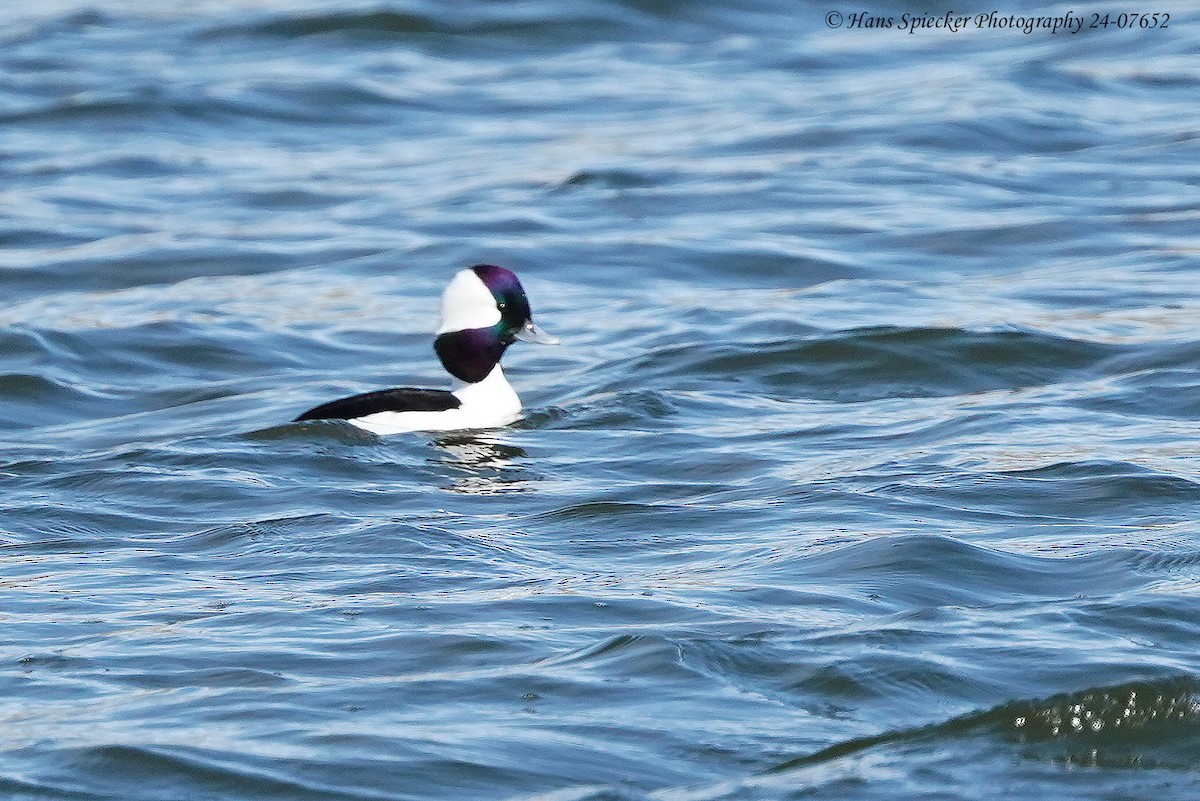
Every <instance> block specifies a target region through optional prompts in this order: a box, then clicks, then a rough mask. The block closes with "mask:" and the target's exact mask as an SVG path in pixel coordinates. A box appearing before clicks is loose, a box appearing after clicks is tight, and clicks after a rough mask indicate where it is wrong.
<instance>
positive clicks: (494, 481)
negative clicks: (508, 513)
mask: <svg viewBox="0 0 1200 801" xmlns="http://www.w3.org/2000/svg"><path fill="white" fill-rule="evenodd" d="M433 444H434V445H436V446H437V447H438V448H439V449H440V450H441V452H442V453H443V454H445V457H444V458H431V459H430V461H431V462H432V463H434V464H439V465H445V466H447V467H449V468H451V470H450V475H449V478H450V483H449V484H446V485H444V486H443V487H442V489H446V490H450V491H451V492H460V493H463V494H464V495H499V494H501V493H506V492H524V491H526V490H527V489H528V488H529V487H528V485H529V483H530V475H529V473H528V471H527V470H526V468H524V467H523V466H522V465H520V464H518V463H517V461H516V460H518V459H525V458H527V454H526V453H525V450H524V449H523V448H520V447H518V446H516V445H512V444H510V443H509V442H506V441H505V437H504V435H503V434H502V433H500V432H495V431H480V432H473V433H460V432H455V433H452V434H445V435H441V436H438V437H437V438H436V439H434V440H433Z"/></svg>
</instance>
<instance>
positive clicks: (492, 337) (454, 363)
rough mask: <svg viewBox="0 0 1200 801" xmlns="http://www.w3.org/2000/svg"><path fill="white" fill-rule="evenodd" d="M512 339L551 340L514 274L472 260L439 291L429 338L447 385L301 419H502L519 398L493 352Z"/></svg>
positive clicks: (385, 422) (442, 425) (421, 425)
mask: <svg viewBox="0 0 1200 801" xmlns="http://www.w3.org/2000/svg"><path fill="white" fill-rule="evenodd" d="M514 339H521V340H524V341H526V342H540V343H542V344H546V345H556V344H558V340H557V339H554V338H553V337H551V336H548V335H547V334H546V333H545V332H544V331H542V329H540V328H538V327H537V326H536V325H534V324H533V319H532V317H531V316H530V312H529V299H528V298H526V297H525V290H524V289H522V288H521V282H520V281H518V280H517V276H515V275H513V273H512V272H510V271H509V270H506V269H504V268H503V267H496V266H495V265H492V264H477V265H475V266H474V267H468V268H467V269H465V270H460V271H459V272H458V273H456V274H455V276H454V278H453V279H452V280H451V281H450V284H449V286H447V287H446V291H445V292H443V293H442V320H441V324H440V325H439V326H438V329H437V338H436V339H434V341H433V350H434V352H436V353H437V356H438V358H439V359H440V360H441V362H442V366H443V367H445V368H446V371H447V372H448V373H450V375H452V376H454V379H455V380H454V386H455V388H454V389H453V390H442V389H410V388H402V389H383V390H379V391H377V392H365V393H363V394H362V395H353V396H351V397H349V398H342V399H340V400H335V401H330V402H329V403H323V404H321V405H320V406H317V407H315V408H313V409H309V410H308V411H307V412H305V413H304V414H302V415H300V416H299V417H297V418H296V419H295V420H294V421H293V422H299V421H301V420H347V421H349V422H351V423H353V424H354V425H356V426H358V427H359V428H365V429H366V430H367V431H371V432H373V433H375V434H398V433H401V432H404V431H448V430H453V429H460V428H491V427H494V426H502V425H507V424H508V423H511V422H513V421H514V420H516V419H517V418H518V417H520V415H521V399H520V398H518V397H517V393H516V392H515V391H514V390H513V388H512V387H511V386H510V385H509V383H508V381H507V380H506V379H505V378H504V371H503V370H501V369H500V357H501V356H502V355H503V354H504V350H505V349H506V348H507V347H508V346H509V345H511V344H512V343H513V340H514Z"/></svg>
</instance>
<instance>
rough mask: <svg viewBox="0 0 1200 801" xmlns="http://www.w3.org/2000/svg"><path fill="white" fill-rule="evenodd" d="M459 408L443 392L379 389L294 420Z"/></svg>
mask: <svg viewBox="0 0 1200 801" xmlns="http://www.w3.org/2000/svg"><path fill="white" fill-rule="evenodd" d="M461 405H462V401H460V400H459V399H458V398H457V397H455V396H454V394H453V393H450V392H447V391H446V390H444V389H409V388H407V387H405V388H400V389H380V390H376V391H375V392H364V393H363V394H361V395H351V396H350V397H349V398H341V399H340V400H335V401H330V402H329V403H322V404H321V405H320V406H316V407H314V408H312V409H309V410H308V411H307V412H305V413H304V414H302V415H300V416H299V417H297V418H296V419H295V420H293V421H292V422H293V423H298V422H300V421H301V420H352V419H354V418H356V417H366V416H367V415H368V414H375V413H376V412H444V411H447V410H449V409H457V408H458V407H459V406H461Z"/></svg>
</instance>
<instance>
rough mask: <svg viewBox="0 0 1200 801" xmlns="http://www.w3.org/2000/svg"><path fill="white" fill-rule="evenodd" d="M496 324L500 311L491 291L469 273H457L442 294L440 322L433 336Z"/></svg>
mask: <svg viewBox="0 0 1200 801" xmlns="http://www.w3.org/2000/svg"><path fill="white" fill-rule="evenodd" d="M498 322H500V310H499V309H497V308H496V299H495V298H494V297H492V293H491V290H489V289H488V288H487V286H485V285H484V283H483V281H480V280H479V276H477V275H476V274H475V272H474V271H473V270H459V271H458V273H456V274H455V276H454V278H453V279H451V281H450V284H449V286H447V287H446V291H445V292H443V293H442V321H441V323H439V324H438V330H437V333H439V334H447V333H450V332H451V331H463V330H465V329H467V328H491V327H492V326H493V325H495V324H496V323H498Z"/></svg>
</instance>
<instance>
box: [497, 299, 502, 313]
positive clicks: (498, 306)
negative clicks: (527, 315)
mask: <svg viewBox="0 0 1200 801" xmlns="http://www.w3.org/2000/svg"><path fill="white" fill-rule="evenodd" d="M496 308H497V309H499V310H500V311H504V301H500V302H499V303H497V304H496Z"/></svg>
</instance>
